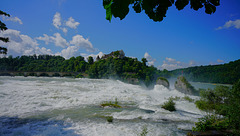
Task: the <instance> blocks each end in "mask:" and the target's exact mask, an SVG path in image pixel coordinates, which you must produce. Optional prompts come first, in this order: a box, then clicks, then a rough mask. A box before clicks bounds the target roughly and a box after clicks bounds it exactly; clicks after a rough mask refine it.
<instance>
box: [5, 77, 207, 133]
mask: <svg viewBox="0 0 240 136" xmlns="http://www.w3.org/2000/svg"><path fill="white" fill-rule="evenodd" d="M0 88H1V89H0V135H36V136H45V135H49V136H50V135H51V136H52V135H56V136H57V135H83V136H125V135H126V136H137V135H139V134H140V133H141V131H142V129H143V127H146V128H147V130H148V135H152V136H157V135H185V134H186V131H185V130H191V128H192V126H194V122H196V121H197V118H200V117H202V116H203V114H204V113H203V112H201V111H199V110H198V109H197V108H196V107H195V105H194V103H191V102H188V101H184V100H180V101H176V109H177V111H175V112H169V111H167V110H164V109H162V108H161V105H162V104H163V103H164V102H165V101H167V99H168V98H169V97H171V96H172V97H175V96H178V97H184V96H185V95H184V94H182V93H180V92H178V91H176V90H168V89H167V88H165V87H163V86H160V85H156V86H155V87H154V89H152V90H147V89H145V88H143V87H141V86H138V85H131V84H126V83H123V82H121V81H115V80H106V79H72V78H44V77H0ZM190 97H191V98H193V99H198V97H196V96H190ZM115 99H117V100H118V102H119V104H120V105H121V106H122V107H123V108H121V109H115V108H102V107H100V104H101V103H103V102H105V101H113V102H114V101H115ZM106 116H113V123H108V122H107V120H106Z"/></svg>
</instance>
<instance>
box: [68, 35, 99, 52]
mask: <svg viewBox="0 0 240 136" xmlns="http://www.w3.org/2000/svg"><path fill="white" fill-rule="evenodd" d="M70 44H73V45H75V46H77V47H78V48H84V49H86V50H87V51H88V52H94V51H96V49H95V48H93V45H92V43H91V42H90V41H89V40H88V39H84V38H83V36H81V35H75V36H73V38H72V41H70Z"/></svg>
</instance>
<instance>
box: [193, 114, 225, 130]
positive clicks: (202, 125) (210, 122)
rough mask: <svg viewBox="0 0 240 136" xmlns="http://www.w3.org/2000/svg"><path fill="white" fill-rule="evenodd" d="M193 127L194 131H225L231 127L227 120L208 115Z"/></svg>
mask: <svg viewBox="0 0 240 136" xmlns="http://www.w3.org/2000/svg"><path fill="white" fill-rule="evenodd" d="M195 125H196V127H193V131H207V130H223V129H227V128H228V127H229V122H228V120H227V119H225V118H218V117H217V116H216V115H207V116H204V117H203V118H200V119H198V122H196V123H195Z"/></svg>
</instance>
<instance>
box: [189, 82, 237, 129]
mask: <svg viewBox="0 0 240 136" xmlns="http://www.w3.org/2000/svg"><path fill="white" fill-rule="evenodd" d="M200 96H201V99H200V100H198V101H196V102H195V104H196V106H197V107H198V108H199V109H201V110H204V111H206V112H208V113H209V115H207V116H205V117H203V118H200V119H199V122H196V123H195V125H196V127H194V128H193V130H194V131H208V130H229V131H230V132H231V133H234V134H240V116H239V113H240V104H239V103H240V79H239V80H238V82H236V83H235V84H234V85H233V87H232V88H228V87H226V86H218V87H216V88H215V89H214V90H211V89H209V90H206V91H201V93H200Z"/></svg>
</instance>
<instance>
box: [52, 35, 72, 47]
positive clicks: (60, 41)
mask: <svg viewBox="0 0 240 136" xmlns="http://www.w3.org/2000/svg"><path fill="white" fill-rule="evenodd" d="M53 35H54V36H55V37H52V36H51V39H52V40H53V41H54V43H55V45H56V46H59V47H62V48H65V47H66V46H69V43H68V42H67V40H66V39H64V38H63V37H62V36H61V34H59V33H55V34H53Z"/></svg>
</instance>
